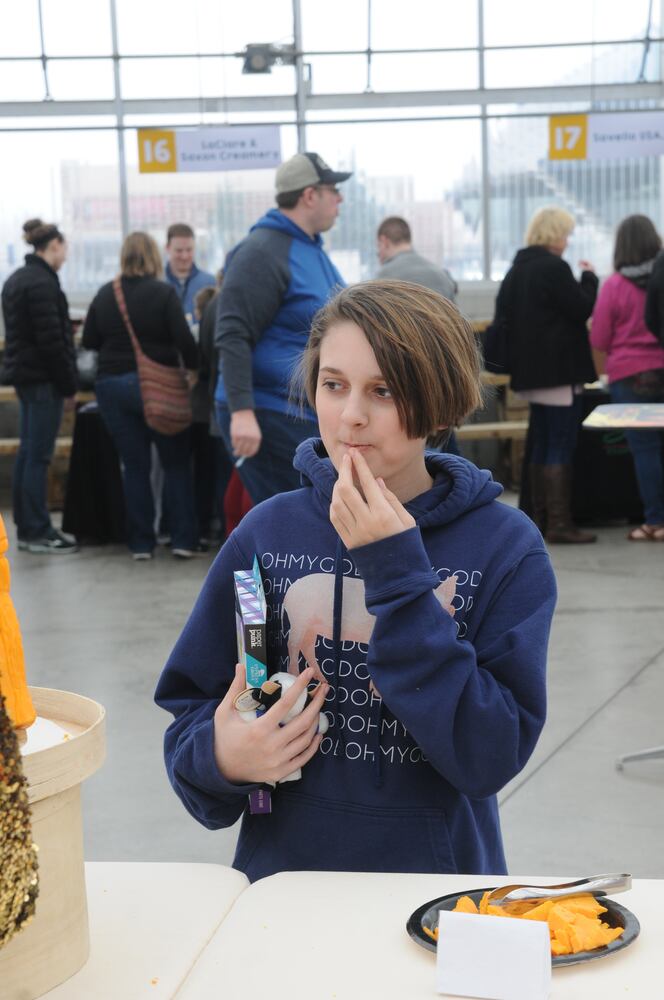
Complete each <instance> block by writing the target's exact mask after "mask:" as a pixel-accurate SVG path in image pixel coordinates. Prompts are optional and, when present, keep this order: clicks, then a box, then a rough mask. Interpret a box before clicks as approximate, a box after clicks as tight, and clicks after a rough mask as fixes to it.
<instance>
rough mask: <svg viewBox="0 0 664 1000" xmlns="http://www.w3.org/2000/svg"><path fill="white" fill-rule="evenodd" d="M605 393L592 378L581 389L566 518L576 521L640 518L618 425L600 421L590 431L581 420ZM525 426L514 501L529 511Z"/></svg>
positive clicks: (528, 446)
mask: <svg viewBox="0 0 664 1000" xmlns="http://www.w3.org/2000/svg"><path fill="white" fill-rule="evenodd" d="M610 398H611V397H610V396H609V393H608V392H607V391H606V390H605V389H604V388H602V387H600V386H599V384H595V383H593V385H592V386H586V388H585V389H584V390H583V425H582V427H581V430H580V431H579V437H578V441H577V445H576V451H575V453H574V462H573V473H572V504H571V507H572V517H573V519H574V521H575V522H577V523H579V524H594V525H601V524H612V523H625V522H630V523H634V524H639V523H640V522H641V521H642V520H643V505H642V503H641V498H640V496H639V491H638V487H637V484H636V474H635V472H634V462H633V459H632V455H631V453H630V450H629V448H628V446H627V441H626V440H625V435H624V432H623V430H622V428H620V427H615V426H607V425H604V426H603V427H602V428H601V429H600V431H599V433H598V432H596V431H594V432H592V433H591V431H590V430H588V429H586V428H587V419H588V417H589V415H590V414H591V413H593V411H594V410H595V409H596V408H597V407H598V406H601V407H602V408H605V404H607V403H609V400H610ZM531 452H532V441H531V437H530V429H529V432H528V437H527V438H526V453H525V456H524V461H523V467H522V476H521V493H520V498H519V506H520V507H521V509H522V510H524V511H525V512H526V514H530V511H531V508H530V485H529V456H530V454H531Z"/></svg>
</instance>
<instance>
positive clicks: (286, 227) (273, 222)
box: [249, 208, 323, 246]
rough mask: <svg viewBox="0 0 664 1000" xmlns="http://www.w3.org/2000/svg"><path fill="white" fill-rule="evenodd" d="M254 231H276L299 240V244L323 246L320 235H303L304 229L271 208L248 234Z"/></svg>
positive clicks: (277, 210)
mask: <svg viewBox="0 0 664 1000" xmlns="http://www.w3.org/2000/svg"><path fill="white" fill-rule="evenodd" d="M254 229H276V230H277V231H278V232H282V233H287V234H288V235H289V236H292V237H293V239H295V240H300V242H301V243H315V244H316V245H317V246H322V245H323V239H322V237H321V235H320V233H316V235H315V236H309V234H308V233H305V231H304V229H300V227H299V226H298V225H296V224H295V223H294V222H293V220H292V219H289V218H288V216H287V215H284V213H283V212H280V211H279V209H278V208H271V209H270V210H269V212H266V213H265V215H263V216H262V217H261V218H260V219H259V220H258V222H256V223H254V225H253V226H252V227H251V229H250V230H249V232H251V233H253V231H254Z"/></svg>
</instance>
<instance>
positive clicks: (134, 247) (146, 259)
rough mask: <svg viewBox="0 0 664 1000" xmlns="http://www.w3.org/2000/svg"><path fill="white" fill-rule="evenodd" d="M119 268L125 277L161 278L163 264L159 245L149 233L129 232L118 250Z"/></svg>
mask: <svg viewBox="0 0 664 1000" xmlns="http://www.w3.org/2000/svg"><path fill="white" fill-rule="evenodd" d="M120 270H121V271H122V274H123V275H124V276H125V278H141V277H146V276H147V277H150V278H161V276H162V274H163V270H164V266H163V264H162V262H161V254H160V253H159V247H158V246H157V244H156V242H155V241H154V240H153V239H152V237H151V236H150V235H149V233H142V232H135V233H129V236H127V237H126V238H125V241H124V243H123V244H122V250H121V251H120Z"/></svg>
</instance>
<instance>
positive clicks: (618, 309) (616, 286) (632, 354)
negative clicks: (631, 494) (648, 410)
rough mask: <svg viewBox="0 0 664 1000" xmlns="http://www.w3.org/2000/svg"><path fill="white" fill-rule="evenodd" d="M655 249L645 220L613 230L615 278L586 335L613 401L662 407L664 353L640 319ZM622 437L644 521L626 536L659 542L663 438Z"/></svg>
mask: <svg viewBox="0 0 664 1000" xmlns="http://www.w3.org/2000/svg"><path fill="white" fill-rule="evenodd" d="M661 248H662V241H661V239H660V237H659V235H658V233H657V231H656V229H655V227H654V226H653V224H652V222H651V221H650V219H649V218H647V216H645V215H630V216H628V217H627V218H626V219H623V221H622V222H621V223H620V225H619V226H618V231H617V233H616V243H615V248H614V252H613V265H614V267H615V274H612V275H611V277H610V278H608V279H607V281H605V282H604V284H603V285H602V288H601V290H600V293H599V298H598V299H597V304H596V306H595V311H594V312H593V319H592V331H591V335H590V342H591V343H592V345H593V347H595V348H596V349H597V350H599V351H604V352H605V353H606V373H607V375H608V377H609V391H610V393H611V399H612V400H613V402H614V403H664V349H663V348H662V347H661V345H660V344H659V342H658V340H657V338H656V337H655V336H654V335H653V334H652V333H651V332H650V331H649V330H648V328H647V327H646V324H645V319H644V310H645V302H646V288H647V286H648V281H649V279H650V275H651V273H652V269H653V265H654V263H655V257H656V256H657V254H658V253H659V252H660V250H661ZM625 437H626V438H627V443H628V445H629V449H630V451H631V452H632V457H633V459H634V466H635V469H636V479H637V482H638V486H639V493H640V495H641V500H642V501H643V509H644V523H643V524H642V525H640V526H639V527H636V528H633V529H632V530H631V531H630V533H629V535H628V536H627V537H628V538H629V539H630V541H633V542H642V541H652V542H664V459H663V455H664V451H663V450H662V449H663V447H664V434H663V433H662V432H660V431H656V430H643V431H639V430H626V431H625Z"/></svg>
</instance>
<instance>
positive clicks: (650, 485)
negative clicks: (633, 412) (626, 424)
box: [609, 368, 664, 525]
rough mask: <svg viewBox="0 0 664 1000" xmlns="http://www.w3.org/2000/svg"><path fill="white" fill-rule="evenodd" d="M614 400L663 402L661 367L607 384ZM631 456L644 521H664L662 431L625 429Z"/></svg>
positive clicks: (615, 401)
mask: <svg viewBox="0 0 664 1000" xmlns="http://www.w3.org/2000/svg"><path fill="white" fill-rule="evenodd" d="M609 391H610V393H611V399H612V401H613V402H614V403H664V369H662V368H658V369H655V370H654V371H649V372H639V374H638V375H631V376H630V377H629V378H621V379H618V380H616V381H615V382H612V383H611V385H610V386H609ZM625 439H626V440H627V444H628V445H629V450H630V451H631V453H632V458H633V459H634V468H635V471H636V481H637V483H638V487H639V495H640V497H641V500H642V501H643V509H644V522H645V524H649V525H662V524H664V433H662V432H661V431H657V430H650V429H648V430H643V431H638V430H632V429H626V430H625Z"/></svg>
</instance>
